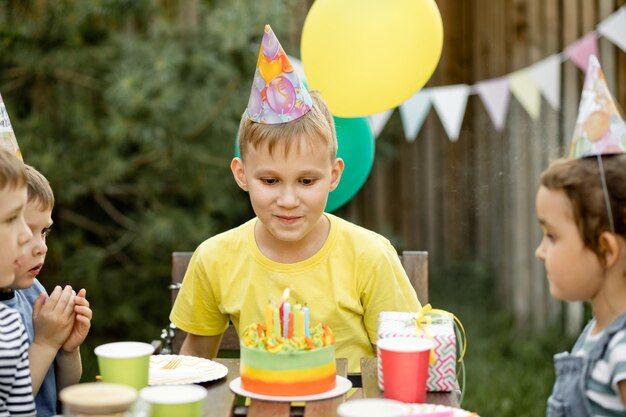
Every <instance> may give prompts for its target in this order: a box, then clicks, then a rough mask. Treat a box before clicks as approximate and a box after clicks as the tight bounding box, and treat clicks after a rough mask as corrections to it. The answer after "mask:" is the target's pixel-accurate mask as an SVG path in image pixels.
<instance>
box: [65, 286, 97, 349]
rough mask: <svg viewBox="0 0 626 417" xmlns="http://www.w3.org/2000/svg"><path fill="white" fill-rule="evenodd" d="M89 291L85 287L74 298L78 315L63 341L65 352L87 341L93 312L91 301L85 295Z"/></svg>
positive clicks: (75, 310)
mask: <svg viewBox="0 0 626 417" xmlns="http://www.w3.org/2000/svg"><path fill="white" fill-rule="evenodd" d="M86 295H87V291H86V290H85V289H84V288H83V289H81V290H80V291H78V295H77V296H76V298H75V299H74V303H75V305H74V312H75V313H76V317H75V319H74V325H73V327H72V331H71V333H70V335H69V337H68V338H67V340H66V341H65V343H63V350H64V351H65V352H74V351H75V350H76V349H78V347H79V346H80V345H81V344H82V343H83V342H84V341H85V338H86V337H87V333H89V328H90V327H91V316H92V312H91V309H90V308H89V301H87V298H85V296H86Z"/></svg>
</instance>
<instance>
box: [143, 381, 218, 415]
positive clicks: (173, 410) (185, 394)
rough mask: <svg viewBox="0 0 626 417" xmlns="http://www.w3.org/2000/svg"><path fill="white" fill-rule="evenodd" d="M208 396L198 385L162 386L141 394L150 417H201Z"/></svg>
mask: <svg viewBox="0 0 626 417" xmlns="http://www.w3.org/2000/svg"><path fill="white" fill-rule="evenodd" d="M206 396H207V391H206V389H204V388H203V387H201V386H198V385H160V386H155V387H147V388H144V389H142V390H141V391H140V392H139V398H140V399H141V401H142V402H144V403H145V406H146V408H147V410H148V416H149V417H173V416H176V417H201V416H202V405H203V401H204V399H205V398H206Z"/></svg>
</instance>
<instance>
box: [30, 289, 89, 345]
mask: <svg viewBox="0 0 626 417" xmlns="http://www.w3.org/2000/svg"><path fill="white" fill-rule="evenodd" d="M86 295H87V292H86V290H85V289H81V290H80V291H78V294H77V293H76V291H74V290H73V289H72V287H71V286H69V285H66V286H65V288H61V287H60V286H58V285H57V286H56V287H55V288H54V291H52V293H51V294H50V296H49V297H47V299H46V295H45V293H42V294H41V295H40V296H39V297H38V298H37V300H36V301H35V303H34V304H33V326H34V328H35V340H34V342H33V343H34V344H39V345H42V346H44V347H50V348H52V349H54V350H55V351H57V350H59V349H60V348H63V351H64V352H65V353H72V352H75V351H76V350H77V349H78V348H79V346H80V345H81V344H82V343H83V341H84V340H85V338H86V337H87V334H88V333H89V328H90V327H91V317H92V312H91V309H90V308H89V301H87V298H86Z"/></svg>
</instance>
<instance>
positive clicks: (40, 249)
mask: <svg viewBox="0 0 626 417" xmlns="http://www.w3.org/2000/svg"><path fill="white" fill-rule="evenodd" d="M46 253H48V245H46V241H45V240H43V239H40V241H39V242H37V244H36V245H35V247H34V248H33V255H35V256H37V255H45V254H46Z"/></svg>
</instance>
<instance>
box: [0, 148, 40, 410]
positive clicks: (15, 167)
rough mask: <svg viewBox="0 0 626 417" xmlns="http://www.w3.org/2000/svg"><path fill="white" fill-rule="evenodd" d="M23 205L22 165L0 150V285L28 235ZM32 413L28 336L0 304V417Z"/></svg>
mask: <svg viewBox="0 0 626 417" xmlns="http://www.w3.org/2000/svg"><path fill="white" fill-rule="evenodd" d="M25 206H26V171H25V168H24V164H23V163H22V162H21V161H20V160H19V159H18V158H17V157H16V156H14V155H13V154H11V153H9V152H8V151H6V150H4V149H0V248H2V249H1V250H0V288H7V287H9V286H10V285H11V284H12V283H13V280H14V279H15V269H16V267H17V264H16V263H17V260H18V258H19V257H20V256H21V254H22V251H23V248H24V245H25V244H26V242H28V241H29V240H30V239H31V237H32V233H31V231H30V229H29V228H28V226H27V225H26V222H25V221H24V208H25ZM34 415H35V401H34V398H33V391H32V385H31V377H30V370H29V362H28V336H27V335H26V331H25V329H24V325H23V324H22V321H21V319H20V315H19V313H18V312H17V311H15V310H13V309H11V308H9V307H6V306H5V305H4V304H1V303H0V417H5V416H7V417H9V416H13V417H17V416H20V417H22V416H34Z"/></svg>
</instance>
